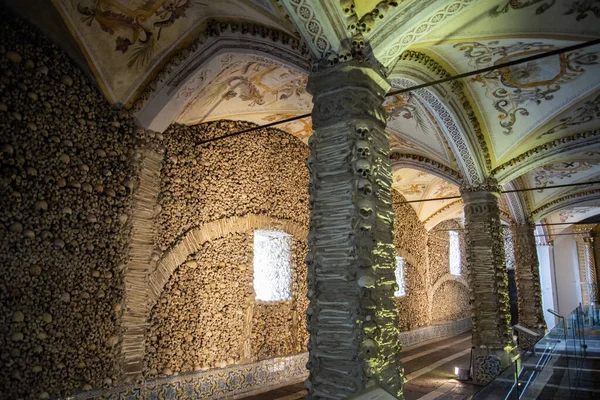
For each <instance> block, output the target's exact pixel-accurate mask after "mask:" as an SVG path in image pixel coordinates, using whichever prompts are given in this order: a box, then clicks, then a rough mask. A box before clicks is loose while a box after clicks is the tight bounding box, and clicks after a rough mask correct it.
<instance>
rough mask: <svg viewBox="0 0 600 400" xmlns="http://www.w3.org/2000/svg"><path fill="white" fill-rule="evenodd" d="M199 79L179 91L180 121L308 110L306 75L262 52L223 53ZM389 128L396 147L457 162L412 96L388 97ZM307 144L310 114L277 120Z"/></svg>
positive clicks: (272, 118)
mask: <svg viewBox="0 0 600 400" xmlns="http://www.w3.org/2000/svg"><path fill="white" fill-rule="evenodd" d="M197 76H198V79H195V80H194V82H198V84H192V85H191V86H190V87H187V88H184V89H183V90H182V91H181V93H180V94H179V96H184V97H187V98H188V100H187V105H186V106H185V108H184V109H183V110H182V112H181V113H180V115H179V117H178V118H177V122H179V123H182V124H188V125H193V124H198V123H201V122H207V121H212V120H217V119H233V120H244V121H250V122H254V123H256V124H259V125H264V124H267V123H272V122H276V121H282V120H285V119H288V118H291V117H294V116H297V115H302V114H307V113H310V112H311V110H312V96H311V95H310V94H309V93H308V92H307V91H306V83H307V77H306V75H304V74H302V73H300V72H298V71H296V70H293V69H290V68H289V67H286V66H285V65H283V64H280V63H277V62H275V61H273V60H268V59H265V58H264V57H259V56H253V55H247V54H224V55H221V56H220V57H219V58H218V60H213V61H211V62H210V63H209V64H208V65H207V67H206V69H204V70H202V71H200V72H198V74H197ZM384 107H385V109H386V111H387V113H388V125H387V130H388V132H389V133H390V137H391V142H392V143H391V144H392V149H393V150H394V151H399V152H404V153H412V154H420V155H424V156H426V157H429V158H431V159H433V160H436V161H439V162H442V163H444V164H446V165H448V166H454V165H455V162H454V160H453V158H452V156H451V155H450V154H451V153H450V151H449V149H448V146H447V144H446V141H445V139H444V137H443V135H442V133H441V131H440V129H439V127H438V126H437V124H436V122H435V119H434V117H433V116H432V115H431V113H430V112H429V111H428V110H427V109H426V108H425V107H424V106H423V105H422V104H421V103H420V102H419V100H417V99H416V97H413V96H410V95H406V96H401V95H398V96H393V97H389V98H388V99H387V100H386V101H385V103H384ZM277 128H279V129H282V130H285V131H287V132H289V133H292V134H294V135H295V136H297V137H298V138H300V139H301V140H302V141H304V142H305V143H308V138H309V137H310V135H312V133H313V130H312V125H311V120H310V118H303V119H301V120H297V121H292V122H288V123H284V124H281V125H278V126H277Z"/></svg>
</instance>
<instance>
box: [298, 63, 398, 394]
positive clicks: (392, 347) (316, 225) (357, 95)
mask: <svg viewBox="0 0 600 400" xmlns="http://www.w3.org/2000/svg"><path fill="white" fill-rule="evenodd" d="M388 89H389V84H388V83H387V82H386V80H385V79H384V78H383V77H382V76H381V75H380V74H379V73H377V72H376V71H375V70H374V69H372V68H371V67H369V66H368V65H367V64H363V63H360V62H358V61H350V62H347V63H343V64H338V65H336V66H334V67H331V68H329V69H327V70H324V71H320V72H317V73H315V74H313V75H311V76H310V78H309V81H308V90H309V91H310V93H311V94H312V95H313V102H314V107H313V114H312V123H313V128H314V130H315V133H314V134H313V135H312V136H311V138H310V140H309V146H310V158H309V160H308V166H309V169H310V186H309V191H310V209H311V213H310V231H309V235H308V244H309V249H310V251H309V254H308V256H307V258H306V262H307V266H308V298H309V300H310V305H309V307H308V310H307V326H308V330H309V332H310V340H309V344H308V350H309V361H308V364H307V367H308V369H309V371H310V376H309V378H308V381H307V382H306V386H307V388H308V391H309V398H311V399H342V398H346V397H347V396H349V395H350V394H352V393H355V392H358V391H360V390H362V389H364V388H365V387H367V386H370V385H372V384H378V385H380V386H381V387H383V388H385V389H386V390H388V391H389V392H391V393H393V394H395V395H397V396H398V397H399V398H402V379H403V378H402V375H403V369H402V365H401V363H400V360H399V352H400V348H401V346H400V344H399V341H398V338H399V330H398V314H397V309H396V303H395V301H394V290H395V289H396V286H397V285H396V282H395V275H394V269H395V263H394V245H393V225H394V212H393V209H392V196H391V183H392V175H391V166H390V161H389V151H390V141H389V137H388V135H387V134H386V133H385V131H384V129H385V121H386V119H385V114H384V109H383V107H382V103H383V100H384V97H383V96H384V95H385V93H386V92H387V90H388Z"/></svg>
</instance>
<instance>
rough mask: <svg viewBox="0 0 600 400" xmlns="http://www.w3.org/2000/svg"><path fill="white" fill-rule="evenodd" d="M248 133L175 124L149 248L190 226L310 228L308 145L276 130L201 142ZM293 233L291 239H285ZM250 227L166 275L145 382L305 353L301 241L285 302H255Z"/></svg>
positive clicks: (171, 241) (234, 126) (233, 127)
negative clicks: (247, 220)
mask: <svg viewBox="0 0 600 400" xmlns="http://www.w3.org/2000/svg"><path fill="white" fill-rule="evenodd" d="M248 126H250V125H249V124H247V123H241V122H233V121H220V122H214V123H207V124H202V125H196V126H189V127H188V126H184V125H173V126H171V128H170V129H169V130H167V131H166V132H165V134H164V135H165V142H164V146H165V158H164V160H165V161H164V163H163V167H162V172H161V187H160V193H159V195H158V202H159V207H158V210H159V211H158V214H157V216H156V218H155V229H154V231H155V244H156V245H157V246H159V247H160V248H161V250H163V251H165V252H168V251H169V249H170V248H172V247H173V246H175V245H176V244H177V243H178V242H179V241H180V239H181V238H182V237H183V236H185V235H186V233H188V232H190V231H191V230H193V229H196V228H198V227H202V226H203V225H205V224H207V223H209V222H212V221H220V220H229V219H232V218H242V219H243V218H244V217H245V216H247V215H249V214H252V215H259V216H268V217H269V218H272V219H273V220H275V221H279V222H278V223H276V224H275V225H274V226H271V227H262V228H261V229H263V228H264V229H274V230H282V231H286V229H285V227H284V226H285V224H296V225H297V226H300V227H303V228H304V230H307V227H308V192H307V189H308V168H307V167H306V159H307V156H308V148H307V147H306V146H305V145H304V144H303V143H302V142H300V141H299V140H298V139H296V138H294V137H293V136H291V135H289V134H287V133H285V132H282V131H279V130H275V129H267V130H261V131H259V132H255V133H252V134H248V135H244V136H239V137H233V138H228V139H224V140H220V141H217V142H214V143H212V144H210V145H199V144H198V143H199V142H200V141H202V140H205V139H209V138H212V137H219V136H222V135H226V134H228V133H231V132H235V131H238V130H242V129H244V128H246V127H248ZM287 233H292V232H287ZM253 234H254V232H253V229H246V230H244V231H242V232H236V233H231V232H227V228H224V231H223V233H222V235H221V236H222V237H220V238H217V239H214V240H212V241H207V242H206V243H204V244H203V245H202V246H201V247H200V249H199V250H198V251H196V252H195V253H193V254H189V255H188V259H187V261H186V262H185V263H183V264H182V265H180V266H179V267H178V268H177V269H176V270H175V272H174V273H173V275H171V277H170V279H169V281H168V283H167V284H166V286H165V288H164V290H163V292H162V294H161V296H160V298H159V299H158V301H157V303H156V305H154V306H153V309H152V312H151V320H150V333H149V336H148V340H147V343H146V355H145V375H146V376H147V377H154V376H165V375H167V376H168V375H171V374H175V373H181V372H189V371H193V370H203V369H209V368H215V367H224V366H226V365H231V364H239V363H243V362H252V361H257V360H263V359H267V358H272V357H276V356H285V355H291V354H297V353H301V352H304V351H306V350H305V349H306V342H307V339H308V333H307V331H306V328H305V312H306V307H307V299H306V290H307V289H306V265H305V263H304V258H305V256H306V252H307V244H306V237H293V239H292V245H291V266H292V287H291V292H292V298H291V300H282V301H273V302H262V301H258V300H255V293H254V290H253V245H254V241H253Z"/></svg>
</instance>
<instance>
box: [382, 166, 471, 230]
mask: <svg viewBox="0 0 600 400" xmlns="http://www.w3.org/2000/svg"><path fill="white" fill-rule="evenodd" d="M392 187H393V188H394V189H396V190H398V191H399V192H400V193H401V194H402V195H403V196H404V197H405V198H406V200H408V201H411V200H422V199H439V198H443V197H451V196H459V195H460V192H459V189H458V186H456V185H454V184H452V183H449V182H446V181H445V180H444V179H442V178H439V177H437V176H435V175H432V174H429V173H427V172H423V171H419V170H416V169H412V168H400V169H397V170H395V171H394V172H393V184H392ZM456 201H457V200H456V199H451V200H439V201H427V202H421V203H410V205H411V206H412V207H413V208H414V209H415V211H416V213H417V216H418V217H419V219H420V220H421V221H426V220H427V219H428V218H430V217H431V216H432V215H433V214H435V213H436V212H437V211H438V210H440V209H442V208H444V207H445V206H447V205H449V204H451V203H454V202H456ZM460 208H462V207H460ZM454 211H455V212H453V213H449V214H448V215H447V216H445V219H448V218H454V217H455V216H456V214H457V213H456V211H457V210H454Z"/></svg>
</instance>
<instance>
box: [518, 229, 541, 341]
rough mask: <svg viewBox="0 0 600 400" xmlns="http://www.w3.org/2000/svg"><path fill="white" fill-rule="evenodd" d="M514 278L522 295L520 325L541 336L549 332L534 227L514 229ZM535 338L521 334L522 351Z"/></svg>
mask: <svg viewBox="0 0 600 400" xmlns="http://www.w3.org/2000/svg"><path fill="white" fill-rule="evenodd" d="M512 231H513V242H514V249H515V277H516V281H517V292H518V294H519V325H522V326H524V327H525V328H528V329H530V330H532V331H534V332H536V333H539V334H540V335H544V333H545V331H546V323H545V321H544V309H543V307H542V287H541V283H540V263H539V260H538V255H537V244H536V241H535V233H534V232H535V226H534V225H533V224H523V225H514V226H513V227H512ZM534 343H535V338H533V337H528V336H527V335H524V334H521V333H519V347H521V348H522V349H528V348H530V347H531V346H532V345H533V344H534Z"/></svg>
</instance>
